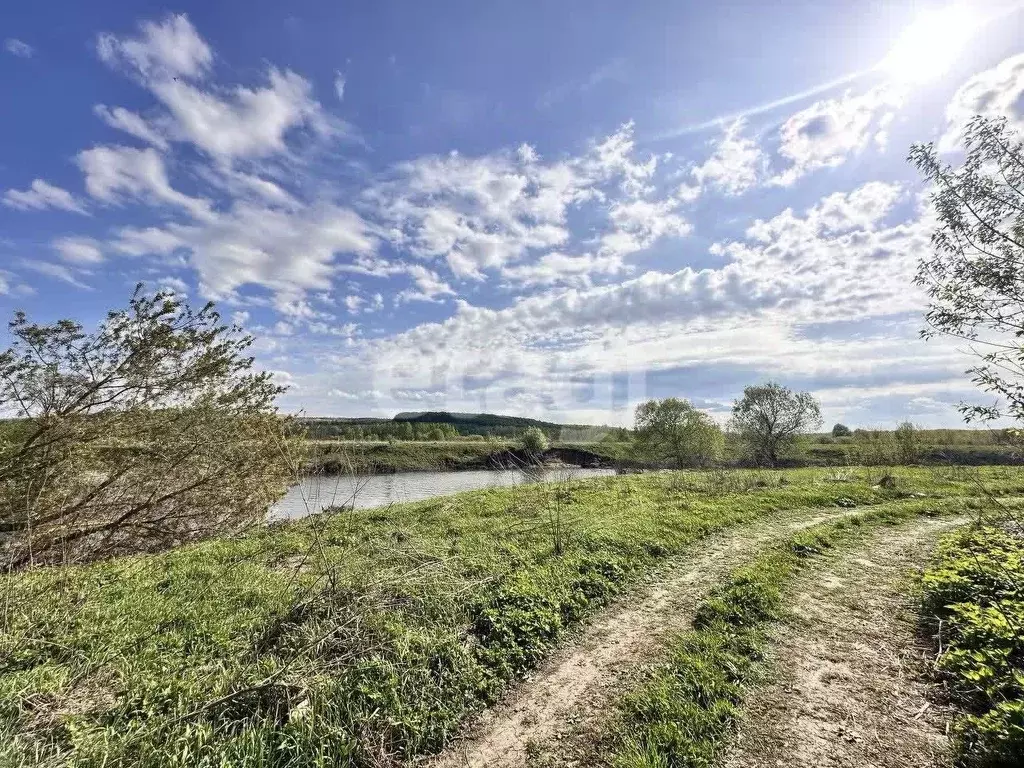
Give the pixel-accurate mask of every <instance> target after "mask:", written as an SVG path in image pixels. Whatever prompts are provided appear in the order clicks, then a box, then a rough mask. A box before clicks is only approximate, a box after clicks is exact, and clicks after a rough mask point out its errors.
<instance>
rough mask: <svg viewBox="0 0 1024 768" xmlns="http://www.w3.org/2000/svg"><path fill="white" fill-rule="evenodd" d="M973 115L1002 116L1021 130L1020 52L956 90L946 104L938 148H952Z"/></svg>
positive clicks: (1023, 56) (1023, 85) (1023, 82)
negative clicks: (944, 125)
mask: <svg viewBox="0 0 1024 768" xmlns="http://www.w3.org/2000/svg"><path fill="white" fill-rule="evenodd" d="M975 115H985V116H986V117H1006V118H1008V119H1009V120H1010V122H1011V125H1012V127H1013V128H1015V129H1016V130H1022V129H1024V53H1018V54H1017V55H1015V56H1010V57H1009V58H1007V59H1003V60H1002V61H1001V62H999V64H997V65H996V66H995V67H993V68H992V69H988V70H985V71H984V72H981V73H979V74H977V75H975V76H974V77H972V78H970V79H969V80H968V81H967V82H966V83H964V84H963V85H962V86H960V87H959V88H958V89H957V91H956V93H954V94H953V98H952V99H950V101H949V104H948V105H947V106H946V123H947V128H946V132H945V134H944V135H943V137H942V141H941V142H940V147H941V149H943V150H944V151H949V150H951V149H953V148H954V147H956V146H957V144H958V143H959V141H960V138H961V135H962V132H963V129H964V127H965V126H966V125H967V122H968V121H969V120H970V119H971V118H972V117H974V116H975Z"/></svg>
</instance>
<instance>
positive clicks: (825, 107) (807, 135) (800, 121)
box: [771, 85, 904, 186]
mask: <svg viewBox="0 0 1024 768" xmlns="http://www.w3.org/2000/svg"><path fill="white" fill-rule="evenodd" d="M903 96H904V91H903V90H902V89H900V88H897V87H895V86H892V85H881V86H878V87H876V88H873V89H871V90H869V91H867V92H865V93H862V94H859V95H854V94H852V93H850V92H847V93H845V94H844V95H843V96H841V97H839V98H837V99H824V100H822V101H818V102H815V103H814V104H812V105H811V106H809V107H807V108H806V109H803V110H801V111H799V112H797V113H796V114H794V115H792V116H791V117H790V118H789V119H788V120H786V121H785V122H784V123H783V124H782V127H781V129H780V141H781V144H780V146H779V154H780V155H781V156H782V157H783V158H785V159H786V160H788V161H789V162H790V166H789V167H788V168H787V169H785V170H784V171H782V172H781V173H779V174H778V175H777V176H776V177H774V178H773V179H772V180H771V181H772V183H774V184H779V185H782V186H788V185H790V184H792V183H793V182H795V181H796V180H797V179H799V178H800V177H801V176H804V175H806V174H808V173H810V172H811V171H815V170H818V169H820V168H834V167H836V166H838V165H842V164H843V163H844V162H846V160H847V158H849V156H850V155H852V154H854V153H856V152H859V151H860V150H861V149H863V148H864V147H865V146H866V145H867V144H868V142H869V141H870V140H871V138H872V136H873V135H875V136H877V134H878V131H879V129H880V128H884V127H885V126H886V125H888V122H889V120H891V118H890V117H888V115H890V114H892V112H893V111H894V110H895V109H896V108H898V107H899V106H900V104H901V103H902V101H903Z"/></svg>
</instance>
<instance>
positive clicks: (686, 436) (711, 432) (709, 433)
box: [634, 397, 725, 467]
mask: <svg viewBox="0 0 1024 768" xmlns="http://www.w3.org/2000/svg"><path fill="white" fill-rule="evenodd" d="M634 430H635V432H636V440H637V447H638V449H640V450H641V451H642V452H645V453H647V454H649V455H652V456H655V457H657V458H661V459H669V460H671V461H672V462H673V463H675V464H676V466H679V467H687V466H691V467H692V466H697V467H703V466H707V465H709V464H713V463H714V462H716V461H719V460H720V459H721V458H722V449H723V446H724V443H725V440H724V438H723V437H722V430H721V429H720V428H719V427H718V425H717V424H715V422H714V421H713V420H712V419H711V417H710V416H708V415H707V414H706V413H704V412H703V411H698V410H697V409H696V408H694V407H693V406H692V405H691V404H690V403H689V402H688V401H686V400H679V399H678V398H675V397H669V398H666V399H664V400H648V401H647V402H645V403H641V404H640V405H638V406H637V407H636V415H635V418H634Z"/></svg>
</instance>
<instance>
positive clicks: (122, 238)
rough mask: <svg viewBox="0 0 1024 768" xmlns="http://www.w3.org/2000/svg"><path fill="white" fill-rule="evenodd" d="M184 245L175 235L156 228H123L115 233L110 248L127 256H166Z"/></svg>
mask: <svg viewBox="0 0 1024 768" xmlns="http://www.w3.org/2000/svg"><path fill="white" fill-rule="evenodd" d="M184 244H185V242H184V241H183V240H182V239H181V238H180V237H178V236H177V235H174V234H172V233H170V232H167V231H166V230H163V229H159V228H157V227H146V228H145V229H136V228H134V227H123V228H121V229H119V230H118V231H117V236H116V237H115V238H114V240H112V241H111V243H110V245H111V247H113V248H115V249H116V250H118V251H120V252H121V253H124V254H127V255H128V256H144V255H148V254H157V255H160V256H166V255H168V254H170V253H172V252H174V251H175V250H177V249H178V248H181V247H182V246H183V245H184Z"/></svg>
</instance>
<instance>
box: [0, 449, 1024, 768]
mask: <svg viewBox="0 0 1024 768" xmlns="http://www.w3.org/2000/svg"><path fill="white" fill-rule="evenodd" d="M886 477H888V479H885V481H884V482H883V479H884V478H886ZM979 483H980V484H981V486H983V487H984V488H985V489H986V490H987V491H989V492H992V493H995V494H998V495H1000V496H1012V495H1019V494H1021V493H1024V471H1021V470H1019V469H1014V468H982V469H980V470H963V469H960V468H934V469H922V468H915V469H899V470H896V471H895V472H893V473H892V474H889V472H888V471H886V470H875V469H864V468H857V469H853V470H845V471H843V472H841V473H840V472H834V471H827V470H810V469H805V470H793V471H784V472H758V471H744V470H737V471H729V472H719V471H714V472H670V473H653V474H646V475H637V476H620V477H608V478H603V479H596V480H589V481H566V482H556V483H550V484H540V485H534V486H517V487H513V488H503V489H496V490H488V491H474V492H470V493H465V494H460V495H457V496H451V497H444V498H436V499H431V500H429V501H424V502H419V503H413V504H403V505H394V506H391V507H387V508H378V509H369V510H354V511H347V512H345V513H344V514H337V515H316V516H313V517H311V518H308V519H305V520H301V521H296V522H289V523H282V524H278V525H273V526H269V527H267V528H264V529H260V530H257V531H254V532H253V533H251V534H249V535H246V536H243V537H240V538H235V539H222V540H213V541H207V542H203V543H201V544H197V545H192V546H188V547H183V548H180V549H177V550H173V551H170V552H165V553H162V554H157V555H146V556H135V557H127V558H119V559H114V560H110V561H106V562H101V563H96V564H93V565H90V566H83V567H69V568H40V569H35V570H30V571H25V572H20V573H15V574H11V575H7V576H5V577H3V581H2V583H3V588H4V593H5V605H6V606H7V609H6V610H5V612H4V614H3V617H2V622H3V625H2V627H3V631H2V633H0V658H4V659H6V660H7V663H6V664H4V665H3V666H0V745H2V746H0V763H10V764H18V763H19V762H46V763H47V764H52V765H66V764H96V765H98V764H107V765H128V764H131V765H150V766H164V765H171V764H185V763H188V764H209V765H221V764H232V765H237V764H251V765H278V766H284V765H288V766H299V765H316V764H331V765H339V766H370V765H380V764H382V763H391V762H394V763H402V762H405V761H408V760H410V759H412V758H414V757H415V756H418V755H423V754H427V753H431V752H436V751H438V750H439V749H441V748H442V747H443V746H444V745H445V744H446V743H447V742H448V741H449V740H450V738H451V736H452V734H453V733H454V732H455V731H456V730H457V729H458V727H459V726H460V724H461V723H463V722H464V721H465V719H466V717H467V716H468V715H469V714H471V713H472V712H474V711H477V710H478V709H479V708H480V707H482V706H484V705H486V704H488V703H491V702H493V701H495V700H496V699H497V698H498V697H499V696H501V695H502V693H503V692H504V691H505V689H506V687H507V685H508V683H509V682H510V681H511V680H514V679H515V678H517V677H519V676H521V675H523V674H524V673H525V672H526V671H528V670H529V669H531V668H532V667H533V666H534V665H535V664H537V662H538V661H539V660H540V659H541V658H543V657H544V656H545V655H546V654H547V653H548V651H549V650H550V649H551V648H552V647H553V646H554V645H555V644H556V643H557V642H558V641H559V639H560V638H561V637H563V635H564V634H565V632H566V631H567V630H569V629H571V628H573V627H575V626H577V625H578V624H579V623H580V622H581V621H582V620H583V619H584V618H585V617H587V616H588V615H590V614H591V613H592V612H593V611H594V610H595V609H597V608H598V607H599V606H601V605H603V604H605V603H606V602H607V601H608V600H609V599H610V598H611V597H612V596H613V595H616V594H619V593H622V592H623V591H624V590H627V589H628V588H629V586H630V585H631V584H633V583H635V582H636V581H637V580H638V579H639V578H640V577H641V576H643V575H644V574H646V573H649V572H650V571H651V569H653V568H654V567H656V566H658V565H659V564H661V563H664V562H665V561H666V559H667V558H669V557H672V556H676V555H678V556H680V557H682V558H686V557H688V556H689V555H691V554H693V553H699V552H700V551H701V542H702V541H703V540H704V539H705V538H706V537H708V536H709V535H710V534H712V533H715V532H716V531H721V530H724V529H728V528H732V527H735V526H739V525H741V524H748V523H754V522H755V521H758V520H761V519H771V520H787V519H790V518H801V519H803V518H814V517H815V516H816V515H820V514H823V513H825V514H836V513H845V512H846V511H848V510H849V509H850V508H851V507H870V508H871V509H883V508H887V507H892V508H893V509H894V510H900V513H901V514H909V513H912V512H926V511H962V510H964V509H965V508H968V507H970V506H972V505H974V506H980V505H982V504H983V503H984V502H982V501H980V500H978V499H977V495H978V494H979Z"/></svg>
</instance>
